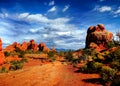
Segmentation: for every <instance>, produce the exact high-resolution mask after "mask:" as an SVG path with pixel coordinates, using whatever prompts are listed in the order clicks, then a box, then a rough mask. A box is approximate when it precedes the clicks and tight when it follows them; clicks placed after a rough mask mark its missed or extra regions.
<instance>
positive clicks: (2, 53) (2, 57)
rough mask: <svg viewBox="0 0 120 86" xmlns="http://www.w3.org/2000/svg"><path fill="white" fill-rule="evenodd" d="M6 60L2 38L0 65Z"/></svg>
mask: <svg viewBox="0 0 120 86" xmlns="http://www.w3.org/2000/svg"><path fill="white" fill-rule="evenodd" d="M5 62H6V59H5V56H4V52H3V51H2V40H1V39H0V65H2V64H4V63H5Z"/></svg>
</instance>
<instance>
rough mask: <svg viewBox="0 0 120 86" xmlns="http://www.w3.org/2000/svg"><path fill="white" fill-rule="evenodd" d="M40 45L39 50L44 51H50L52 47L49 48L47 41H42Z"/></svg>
mask: <svg viewBox="0 0 120 86" xmlns="http://www.w3.org/2000/svg"><path fill="white" fill-rule="evenodd" d="M38 47H39V50H40V51H44V52H49V51H50V49H49V48H47V47H46V44H45V43H43V42H42V43H40V44H39V45H38Z"/></svg>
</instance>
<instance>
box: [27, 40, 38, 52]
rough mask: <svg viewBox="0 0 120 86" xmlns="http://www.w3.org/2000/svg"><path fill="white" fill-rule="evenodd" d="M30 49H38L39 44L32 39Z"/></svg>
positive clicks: (29, 44)
mask: <svg viewBox="0 0 120 86" xmlns="http://www.w3.org/2000/svg"><path fill="white" fill-rule="evenodd" d="M28 49H32V50H33V51H37V50H38V44H36V43H35V41H34V40H33V39H32V40H30V42H29V43H28Z"/></svg>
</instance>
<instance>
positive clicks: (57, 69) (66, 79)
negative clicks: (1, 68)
mask: <svg viewBox="0 0 120 86" xmlns="http://www.w3.org/2000/svg"><path fill="white" fill-rule="evenodd" d="M37 61H38V60H37ZM31 63H32V64H33V65H30V64H31ZM25 65H26V66H25V67H24V68H23V69H22V70H17V71H11V72H9V73H3V74H0V86H102V85H100V84H95V83H91V82H85V81H83V80H86V79H88V80H89V79H92V78H99V76H98V75H97V74H83V73H76V72H75V71H74V68H73V67H72V66H71V65H68V64H66V63H61V62H53V63H47V64H43V65H42V64H40V63H39V64H38V63H36V61H35V60H31V61H29V62H28V63H26V64H25Z"/></svg>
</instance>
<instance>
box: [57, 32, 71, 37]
mask: <svg viewBox="0 0 120 86" xmlns="http://www.w3.org/2000/svg"><path fill="white" fill-rule="evenodd" d="M56 33H57V34H58V35H60V36H62V35H68V36H69V35H70V34H71V32H70V31H66V32H56Z"/></svg>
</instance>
